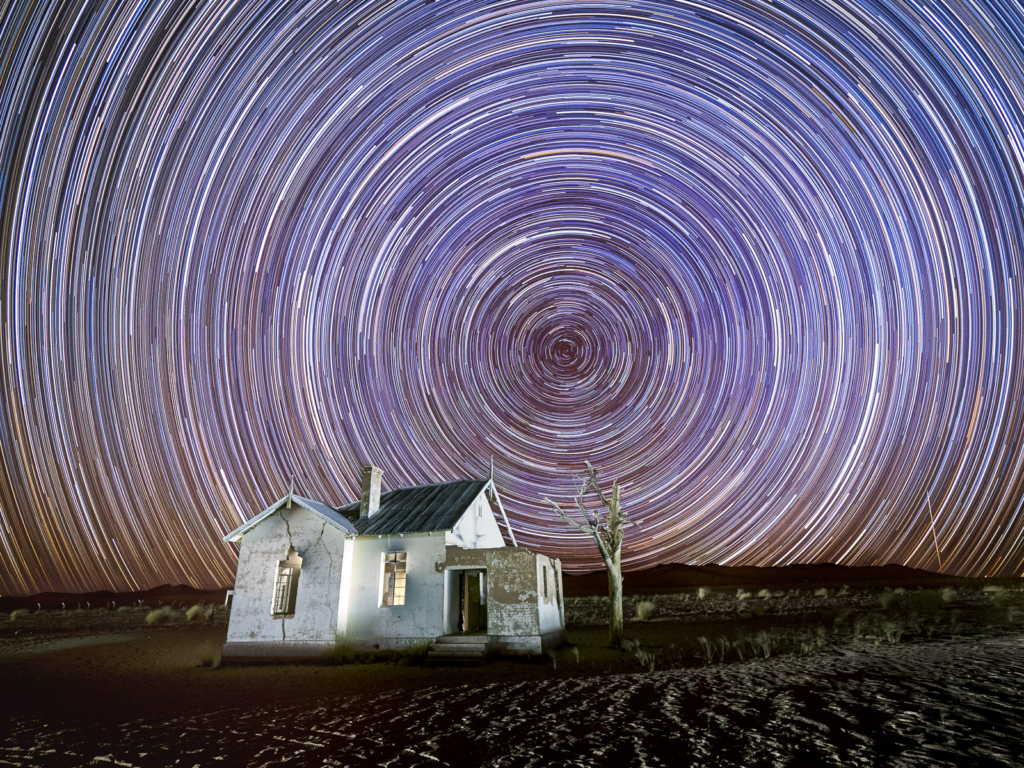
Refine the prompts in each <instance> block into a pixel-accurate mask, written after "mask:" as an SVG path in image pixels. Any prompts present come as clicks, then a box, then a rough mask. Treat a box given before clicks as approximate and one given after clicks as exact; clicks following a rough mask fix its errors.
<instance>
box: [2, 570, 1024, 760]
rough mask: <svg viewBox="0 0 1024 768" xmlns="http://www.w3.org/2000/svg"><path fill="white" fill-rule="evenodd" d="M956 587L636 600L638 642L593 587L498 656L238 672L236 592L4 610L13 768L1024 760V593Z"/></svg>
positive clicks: (629, 604)
mask: <svg viewBox="0 0 1024 768" xmlns="http://www.w3.org/2000/svg"><path fill="white" fill-rule="evenodd" d="M946 589H947V591H946V592H945V593H944V592H942V591H941V590H939V589H915V588H914V587H909V588H904V589H897V590H893V589H883V588H881V587H880V586H877V585H868V586H865V585H855V586H854V587H849V586H847V587H844V586H843V585H840V584H832V585H831V586H818V585H811V586H809V587H803V588H788V589H787V588H767V587H763V586H761V585H748V586H747V587H745V588H744V587H740V588H736V589H733V588H732V587H731V586H730V587H729V588H717V589H714V590H712V591H710V592H709V593H707V594H704V595H703V596H701V594H700V592H699V591H698V590H697V589H690V590H686V591H683V592H680V593H676V594H662V595H657V596H656V597H653V598H650V597H649V596H648V597H645V596H642V595H636V596H631V597H629V598H628V599H627V601H626V610H627V616H629V617H630V618H631V619H633V620H631V621H630V622H629V623H628V624H627V627H626V635H627V637H629V638H631V639H632V640H633V641H634V642H631V643H629V644H628V646H629V647H628V648H627V649H626V650H614V649H608V648H606V647H605V645H606V641H607V627H606V626H605V625H603V624H602V622H603V621H605V616H606V604H605V603H604V601H603V600H602V599H601V598H597V597H591V598H571V599H567V601H566V615H567V621H568V622H569V644H568V645H567V646H564V647H562V648H560V649H559V650H558V651H557V652H554V653H553V654H550V655H548V656H545V657H542V658H540V659H536V660H533V661H520V660H501V659H492V660H490V661H489V662H488V663H487V664H485V665H483V666H480V667H443V666H442V667H434V666H426V665H424V664H422V663H421V662H420V661H419V660H416V659H408V658H393V659H392V660H391V662H390V663H388V662H384V661H381V662H376V663H345V664H336V665H313V664H307V665H283V664H282V665H274V664H271V665H258V666H226V667H218V663H219V657H220V653H219V651H220V645H221V644H222V643H223V642H224V639H225V635H226V630H227V618H228V616H227V612H226V610H225V609H223V608H219V609H217V610H215V611H214V613H213V616H212V618H211V619H209V620H207V619H202V618H197V619H195V620H192V621H189V620H188V619H187V618H186V616H185V613H184V612H183V611H181V610H175V611H173V612H172V617H171V619H170V620H169V621H168V622H167V623H165V624H162V625H159V626H150V625H147V624H146V622H145V617H146V614H147V611H146V610H144V609H143V610H120V611H117V610H108V609H106V608H101V609H90V610H81V611H45V612H38V613H29V614H28V615H20V616H18V617H16V618H15V619H14V620H10V619H8V618H7V617H0V691H2V695H0V716H2V718H3V719H2V721H0V722H2V723H3V724H2V725H0V765H20V766H65V765H93V764H95V765H99V764H118V765H125V766H151V765H152V766H164V765H167V766H170V765H183V766H194V765H204V766H205V765H215V764H220V765H252V766H262V765H281V764H285V763H287V764H289V765H317V766H319V765H344V766H359V765H392V766H406V765H410V766H411V765H430V766H438V765H453V766H460V765H467V766H468V765H494V766H519V765H537V766H546V765H579V766H597V765H637V766H640V765H652V766H653V765H677V764H682V765H773V766H774V765H794V766H803V765H811V764H814V765H843V766H846V765H866V766H867V765H914V766H918V765H919V766H935V765H957V766H960V765H1011V766H1013V765H1024V761H1022V758H1021V755H1024V729H1022V728H1021V723H1022V722H1024V591H1022V590H1021V588H1020V586H1019V584H1017V583H1014V582H1007V583H1005V584H1000V585H998V586H996V585H988V586H987V588H983V586H979V585H977V584H974V583H968V582H963V584H962V585H961V586H959V587H946ZM646 600H652V602H653V603H654V606H653V607H650V606H641V605H640V604H641V603H642V602H644V601H646ZM638 610H639V611H645V610H646V611H650V614H649V616H648V620H646V621H636V620H635V617H636V615H637V612H638ZM366 661H367V662H368V661H369V660H366ZM5 732H6V734H5ZM4 734H5V735H4Z"/></svg>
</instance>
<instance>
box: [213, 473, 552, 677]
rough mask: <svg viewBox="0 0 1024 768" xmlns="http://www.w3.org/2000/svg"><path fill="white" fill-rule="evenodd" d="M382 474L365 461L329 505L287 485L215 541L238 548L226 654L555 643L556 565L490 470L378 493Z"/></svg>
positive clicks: (480, 651)
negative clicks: (515, 519)
mask: <svg viewBox="0 0 1024 768" xmlns="http://www.w3.org/2000/svg"><path fill="white" fill-rule="evenodd" d="M381 475H382V473H381V470H380V469H378V468H376V467H365V468H364V469H363V486H362V498H361V500H360V501H357V502H353V503H351V504H348V505H347V506H343V507H338V508H334V507H330V506H328V505H326V504H323V503H321V502H318V501H313V500H311V499H306V498H302V497H301V496H296V495H294V494H292V493H289V494H288V495H286V496H284V497H283V498H281V499H280V500H278V501H277V502H275V503H274V504H271V505H270V506H269V507H267V508H266V509H265V510H263V511H262V512H261V513H260V514H258V515H256V516H255V517H254V518H252V519H251V520H249V521H248V522H247V523H245V524H244V525H242V526H240V527H239V528H237V529H235V530H234V531H232V532H231V533H229V534H228V535H227V536H225V537H224V541H227V542H232V543H235V544H238V546H239V552H238V571H237V574H236V578H235V588H234V597H233V602H232V608H231V619H230V623H229V625H228V636H227V642H226V643H225V645H224V651H223V656H224V658H225V659H245V658H260V657H285V658H310V657H317V656H324V655H328V654H330V653H332V652H333V651H334V649H335V647H336V644H337V643H344V644H345V645H346V646H348V647H350V648H353V649H355V650H390V649H399V650H400V649H402V648H404V647H408V645H409V644H410V642H423V641H430V642H433V643H434V645H433V648H432V649H431V652H430V654H431V657H433V658H445V657H450V658H482V657H483V656H486V655H487V654H488V653H497V654H513V655H533V654H540V653H543V652H545V651H547V650H548V649H550V648H553V647H555V646H556V645H558V644H559V643H560V642H562V640H563V638H564V635H565V613H564V607H563V602H562V571H561V564H560V562H559V561H558V560H554V559H551V558H548V557H545V556H544V555H538V554H534V553H532V552H529V551H527V550H525V549H523V548H521V547H517V546H515V536H514V534H513V533H512V531H511V528H508V518H507V517H505V512H504V508H503V507H502V506H501V499H500V497H499V496H498V490H497V488H496V487H495V485H494V480H493V477H492V478H491V479H488V480H456V481H454V482H447V483H436V484H433V485H421V486H416V487H413V488H398V489H395V490H393V491H389V492H387V493H384V494H383V495H382V494H381ZM494 507H497V509H498V510H499V512H500V514H501V516H502V518H503V519H504V522H505V525H506V527H507V528H508V531H509V536H510V538H511V540H512V543H513V546H506V545H505V541H504V539H503V538H502V534H501V529H500V528H499V526H498V521H497V518H496V517H495V512H494Z"/></svg>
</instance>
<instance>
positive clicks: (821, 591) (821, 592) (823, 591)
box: [814, 587, 828, 597]
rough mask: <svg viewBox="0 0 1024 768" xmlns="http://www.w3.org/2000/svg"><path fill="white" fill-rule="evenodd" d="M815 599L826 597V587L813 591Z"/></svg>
mask: <svg viewBox="0 0 1024 768" xmlns="http://www.w3.org/2000/svg"><path fill="white" fill-rule="evenodd" d="M814 596H815V597H828V587H822V588H821V589H816V590H814Z"/></svg>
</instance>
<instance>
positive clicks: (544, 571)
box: [540, 565, 548, 600]
mask: <svg viewBox="0 0 1024 768" xmlns="http://www.w3.org/2000/svg"><path fill="white" fill-rule="evenodd" d="M540 570H541V573H542V574H543V575H542V576H541V580H542V581H543V582H544V599H545V600H547V597H548V567H547V566H546V565H542V566H541V567H540Z"/></svg>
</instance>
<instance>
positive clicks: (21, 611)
mask: <svg viewBox="0 0 1024 768" xmlns="http://www.w3.org/2000/svg"><path fill="white" fill-rule="evenodd" d="M22 616H28V608H18V609H17V610H14V611H11V621H17V620H18V619H20V618H21V617H22Z"/></svg>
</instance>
